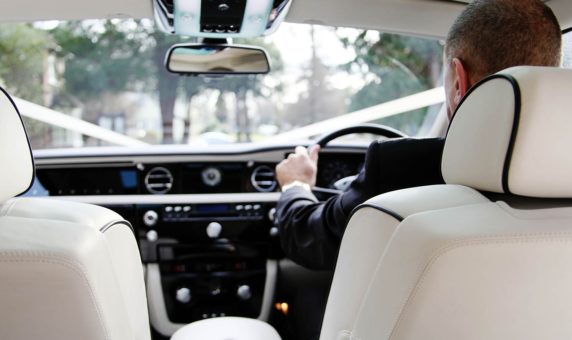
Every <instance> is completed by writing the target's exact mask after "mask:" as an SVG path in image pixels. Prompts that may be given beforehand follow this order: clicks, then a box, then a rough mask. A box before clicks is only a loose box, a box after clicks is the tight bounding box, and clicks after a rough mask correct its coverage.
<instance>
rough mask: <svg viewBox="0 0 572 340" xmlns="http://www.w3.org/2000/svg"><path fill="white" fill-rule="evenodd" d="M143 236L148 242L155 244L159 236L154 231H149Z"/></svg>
mask: <svg viewBox="0 0 572 340" xmlns="http://www.w3.org/2000/svg"><path fill="white" fill-rule="evenodd" d="M145 236H147V241H149V242H156V241H157V240H158V239H159V234H157V232H156V231H155V230H149V231H148V232H147V234H146V235H145Z"/></svg>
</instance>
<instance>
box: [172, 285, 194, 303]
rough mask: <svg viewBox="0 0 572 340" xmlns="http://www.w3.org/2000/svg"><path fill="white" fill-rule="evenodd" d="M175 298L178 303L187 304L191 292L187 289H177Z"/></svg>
mask: <svg viewBox="0 0 572 340" xmlns="http://www.w3.org/2000/svg"><path fill="white" fill-rule="evenodd" d="M175 298H176V299H177V301H179V302H180V303H189V302H191V290H190V289H189V288H187V287H183V288H179V289H177V293H176V296H175Z"/></svg>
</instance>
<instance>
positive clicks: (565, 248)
mask: <svg viewBox="0 0 572 340" xmlns="http://www.w3.org/2000/svg"><path fill="white" fill-rule="evenodd" d="M507 72H508V73H510V74H512V75H513V76H514V78H515V79H518V80H519V85H520V86H521V87H523V88H526V89H527V90H521V91H520V93H521V94H522V95H523V98H522V102H523V103H525V105H526V109H523V110H521V114H522V116H521V119H520V123H519V129H518V131H519V132H518V133H517V136H516V137H515V140H516V141H515V143H514V150H513V155H512V157H513V159H512V162H511V164H512V165H511V166H510V167H509V181H508V182H509V188H510V191H511V192H514V191H516V192H517V193H519V194H525V193H526V194H528V195H531V196H540V197H542V196H546V195H548V196H549V197H552V196H553V195H554V196H556V197H558V196H564V197H566V198H570V197H572V192H569V191H566V190H567V189H557V185H555V184H554V183H553V182H555V183H559V181H560V177H558V176H559V175H558V174H557V173H556V172H555V171H552V169H551V168H550V167H554V166H558V167H563V168H566V167H568V166H570V164H568V162H569V161H568V159H569V157H568V158H567V157H561V158H557V157H556V155H558V154H559V153H560V152H561V150H558V151H554V152H552V151H548V152H547V153H548V156H546V155H545V156H544V158H543V159H544V162H548V163H549V165H550V166H548V167H547V165H546V164H545V163H539V164H535V166H534V167H533V166H532V165H531V163H530V162H529V159H528V157H529V156H530V155H532V156H535V155H536V156H535V157H540V156H539V152H540V151H538V149H537V147H538V145H544V144H543V143H545V141H544V138H545V136H546V135H547V134H548V135H550V138H552V137H554V136H557V137H556V138H557V139H556V140H554V139H553V140H552V141H553V142H554V143H555V144H554V145H552V146H553V147H555V146H558V147H557V148H563V149H564V150H569V149H570V148H571V147H572V139H571V138H572V137H570V136H568V135H566V134H565V133H563V132H562V131H560V130H565V129H566V127H565V126H566V125H567V124H568V122H569V118H568V117H567V116H565V115H564V110H560V109H559V108H555V110H557V111H559V112H560V113H559V114H555V113H552V114H549V115H548V118H547V120H549V122H545V123H544V124H542V123H537V119H540V117H541V116H540V113H537V111H543V112H544V111H545V107H551V104H547V105H541V103H542V101H545V102H547V103H552V99H553V101H554V102H556V101H558V100H559V98H561V92H559V91H556V93H555V96H554V98H552V97H551V96H550V94H549V93H547V92H546V88H545V86H547V85H546V83H545V81H546V80H552V81H553V82H552V83H553V84H558V85H563V84H562V83H563V82H565V81H566V79H568V78H570V73H569V71H562V70H539V69H536V68H520V69H512V70H509V71H507ZM557 73H562V77H564V78H566V79H564V78H561V77H560V76H558V75H556V74H557ZM487 84H488V85H487ZM511 86H512V85H511V84H510V83H507V81H506V80H504V79H503V78H493V79H491V80H488V81H486V82H485V83H483V85H481V86H480V87H479V89H477V90H474V91H473V92H472V93H471V95H470V97H468V98H466V99H465V101H464V104H463V105H466V106H465V108H464V109H463V110H459V112H457V116H456V117H455V118H454V121H453V122H455V121H456V122H457V124H454V125H452V126H451V128H450V131H449V137H448V138H451V137H453V138H454V139H453V140H447V144H446V155H445V156H447V159H444V160H443V167H447V171H448V178H447V179H448V181H449V182H460V183H463V184H470V185H474V186H475V187H477V188H478V189H481V190H487V191H496V192H503V190H504V189H503V184H502V180H501V178H502V172H503V170H502V167H503V166H504V165H503V164H502V163H503V157H504V153H506V152H507V150H508V149H509V144H507V140H510V138H511V136H510V133H507V132H506V131H508V130H507V129H505V128H499V127H497V126H493V125H494V124H500V125H507V126H508V125H510V123H509V121H510V119H504V117H505V116H508V117H510V114H508V113H507V112H508V111H510V108H511V105H512V104H513V103H514V95H513V94H512V90H511ZM534 89H538V90H539V93H535V92H534ZM540 94H542V95H541V96H540ZM473 95H475V96H476V97H475V98H472V96H473ZM539 96H540V97H539ZM529 97H531V98H529ZM491 100H492V101H494V102H495V103H494V105H493V104H490V103H486V101H491ZM536 101H538V102H536ZM533 103H534V105H533ZM531 105H533V106H531ZM481 106H483V107H489V106H495V107H496V108H499V109H498V110H496V111H494V112H496V113H497V114H501V117H498V119H500V123H497V120H496V119H497V118H495V117H493V116H492V115H491V114H490V112H491V111H490V110H484V111H480V110H478V108H479V107H481ZM523 107H525V106H523ZM500 108H502V109H500ZM503 112H504V113H503ZM471 115H472V116H471ZM537 124H540V125H541V126H540V127H538V126H536V125H537ZM532 125H534V126H532ZM557 127H559V129H560V130H559V129H557ZM541 128H545V129H547V130H546V132H547V133H541V131H540V130H539V129H541ZM479 136H480V137H479ZM463 137H465V140H464V139H463ZM454 142H457V143H461V144H462V145H461V146H458V145H455V144H454ZM463 150H464V151H463ZM463 152H464V154H463ZM472 157H475V158H476V159H475V160H473V159H472ZM571 164H572V163H571ZM471 167H477V169H476V170H475V169H472V168H471ZM530 167H533V168H532V169H530ZM571 170H572V169H571ZM545 171H546V172H548V173H550V174H551V175H552V176H554V177H553V178H552V180H549V181H546V182H547V185H548V186H547V187H542V188H541V187H539V183H540V180H541V179H540V178H541V177H542V176H540V174H542V173H544V172H545ZM479 176H482V179H481V178H480V177H479ZM511 176H512V178H511ZM522 176H524V177H526V178H529V179H530V181H528V182H525V181H521V180H520V178H521V177H522ZM565 185H566V184H565ZM568 188H570V187H568ZM497 196H498V197H497V198H496V201H491V200H490V199H489V198H487V197H486V196H484V195H483V194H482V193H479V192H478V191H477V190H475V189H473V188H469V187H468V186H462V185H455V184H447V185H437V186H428V187H420V188H411V189H406V190H401V191H396V192H392V193H387V194H384V195H380V196H378V197H375V198H373V199H371V200H369V201H368V202H366V204H365V205H363V206H362V207H361V208H359V209H357V210H356V212H355V213H354V215H353V216H352V217H351V219H350V222H349V224H348V227H347V229H346V231H345V234H344V238H343V241H342V245H341V249H340V254H339V258H338V262H337V265H336V272H335V275H334V281H333V284H332V288H331V291H330V297H329V299H328V305H327V309H326V314H325V318H324V322H323V326H322V332H321V335H320V339H321V340H350V339H351V340H370V339H371V340H373V339H376V340H377V339H392V340H409V339H411V340H413V339H416V340H417V339H424V340H458V339H464V340H467V339H468V340H472V339H475V340H477V339H488V340H497V339H498V340H501V339H519V340H533V339H569V338H570V337H572V323H570V320H571V319H572V309H571V308H570V306H571V305H572V290H571V289H570V286H571V285H572V266H571V264H572V200H564V201H558V202H555V201H554V200H542V199H536V198H534V199H531V198H528V199H527V198H518V202H519V203H518V204H519V206H518V208H517V207H516V205H514V204H515V203H514V202H515V201H517V200H514V196H512V195H497ZM522 201H524V202H525V203H526V204H521V203H522Z"/></svg>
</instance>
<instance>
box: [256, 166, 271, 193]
mask: <svg viewBox="0 0 572 340" xmlns="http://www.w3.org/2000/svg"><path fill="white" fill-rule="evenodd" d="M250 182H251V183H252V186H253V187H254V188H255V189H256V190H258V191H261V192H270V191H274V189H276V179H275V176H274V170H273V169H272V168H271V167H269V166H266V165H261V166H259V167H257V168H256V169H254V171H253V172H252V176H251V177H250Z"/></svg>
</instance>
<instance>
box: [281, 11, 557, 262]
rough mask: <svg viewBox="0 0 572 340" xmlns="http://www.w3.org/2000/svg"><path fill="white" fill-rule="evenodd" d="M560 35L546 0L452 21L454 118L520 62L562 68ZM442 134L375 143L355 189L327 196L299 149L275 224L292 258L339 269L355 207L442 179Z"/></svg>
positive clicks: (447, 78)
mask: <svg viewBox="0 0 572 340" xmlns="http://www.w3.org/2000/svg"><path fill="white" fill-rule="evenodd" d="M561 44H562V35H561V32H560V26H559V24H558V21H557V19H556V17H555V16H554V14H553V12H552V10H551V9H550V8H549V7H548V6H546V5H545V4H544V3H543V2H542V1H540V0H475V1H473V2H472V3H471V4H470V5H468V6H467V7H466V9H465V10H464V11H463V12H462V13H461V15H460V16H459V17H458V18H457V20H456V21H455V23H454V24H453V26H452V27H451V29H450V31H449V33H448V35H447V39H446V44H445V53H444V69H445V72H444V84H445V94H446V107H447V114H448V116H449V118H451V116H452V114H453V112H454V111H455V109H456V108H457V106H458V105H459V103H460V101H461V99H462V98H463V97H464V96H465V94H466V93H467V91H468V90H469V88H470V87H471V86H473V85H474V84H475V83H477V82H478V81H480V80H481V79H483V78H485V77H487V76H489V75H491V74H494V73H496V72H498V71H501V70H503V69H505V68H509V67H512V66H518V65H532V66H534V65H537V66H559V65H560V63H561ZM443 145H444V141H443V139H413V138H403V139H394V140H387V141H377V142H374V143H372V144H371V145H370V147H369V149H368V151H367V155H366V162H365V166H364V168H363V170H362V171H361V172H360V173H359V175H358V177H357V179H356V180H355V181H354V182H353V183H352V184H351V186H350V187H349V189H348V190H347V191H346V192H344V193H343V194H340V195H339V196H337V197H333V198H330V199H329V200H327V201H326V202H318V200H317V199H316V197H315V196H314V195H313V194H312V192H311V190H310V189H311V187H312V186H314V185H315V183H316V173H317V161H318V152H319V148H318V147H313V148H311V149H310V150H307V149H306V148H304V147H298V148H296V152H295V153H294V154H292V155H290V156H289V157H288V158H287V159H286V160H284V161H282V162H281V163H280V164H278V166H277V167H276V175H277V179H278V182H279V184H280V186H281V187H282V195H281V197H280V200H279V202H278V206H277V214H276V219H275V221H276V224H277V225H278V226H279V228H280V232H281V234H280V237H281V242H282V247H283V249H284V251H285V253H286V254H287V256H288V257H289V258H291V259H292V260H294V261H295V262H297V263H299V264H301V265H303V266H306V267H308V268H312V269H333V268H334V266H335V263H336V258H337V253H338V249H339V247H340V243H341V239H342V236H343V233H344V230H345V226H346V222H347V220H348V217H349V215H350V213H351V211H352V210H353V209H354V208H355V207H356V206H357V205H359V204H361V203H363V202H364V201H366V200H367V199H369V198H371V197H373V196H376V195H379V194H382V193H384V192H389V191H393V190H398V189H404V188H409V187H415V186H423V185H431V184H439V183H442V182H443V179H442V177H441V172H440V167H441V164H440V163H441V153H442V149H443Z"/></svg>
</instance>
